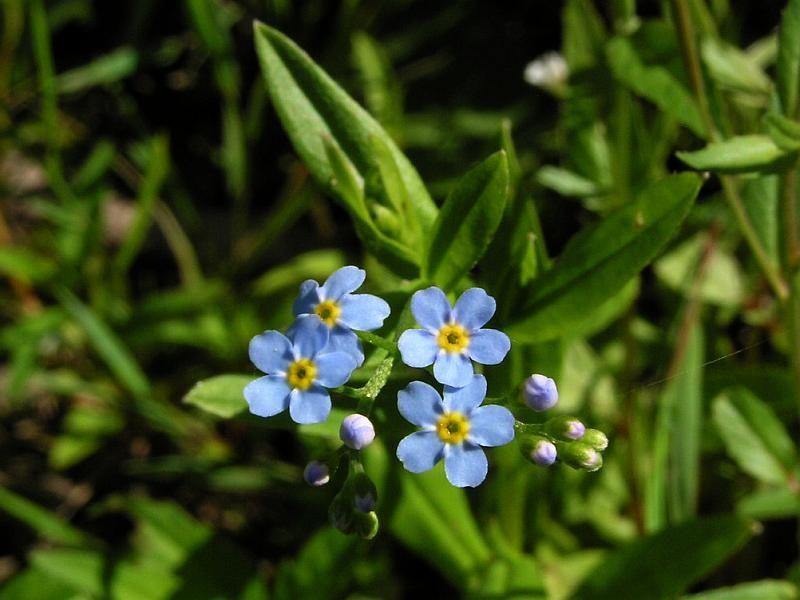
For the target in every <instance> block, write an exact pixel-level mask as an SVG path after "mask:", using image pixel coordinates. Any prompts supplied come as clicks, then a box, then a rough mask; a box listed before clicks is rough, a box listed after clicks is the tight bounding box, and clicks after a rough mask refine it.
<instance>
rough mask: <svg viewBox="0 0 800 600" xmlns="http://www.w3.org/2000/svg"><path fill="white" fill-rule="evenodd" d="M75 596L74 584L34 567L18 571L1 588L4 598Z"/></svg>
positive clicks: (40, 599) (43, 599) (29, 599)
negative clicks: (71, 584) (54, 577)
mask: <svg viewBox="0 0 800 600" xmlns="http://www.w3.org/2000/svg"><path fill="white" fill-rule="evenodd" d="M74 597H75V590H74V589H73V588H72V586H70V585H68V584H66V583H64V582H63V581H59V580H57V579H53V578H52V577H50V576H49V575H48V574H47V573H45V572H44V571H41V570H40V569H35V568H32V567H30V568H27V569H25V570H24V571H22V572H21V573H18V574H17V575H15V576H14V577H13V578H11V579H10V580H9V581H8V582H7V583H5V584H4V585H3V587H2V588H0V598H2V600H64V599H65V598H68V599H70V600H72V599H73V598H74Z"/></svg>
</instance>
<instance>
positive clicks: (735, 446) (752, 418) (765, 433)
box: [713, 388, 796, 484]
mask: <svg viewBox="0 0 800 600" xmlns="http://www.w3.org/2000/svg"><path fill="white" fill-rule="evenodd" d="M713 420H714V424H715V425H716V426H717V429H718V430H719V433H720V435H721V436H722V440H723V442H724V443H725V448H726V450H727V451H728V454H729V455H730V456H731V458H733V459H734V460H735V461H736V463H737V464H738V465H739V467H741V468H742V470H743V471H745V472H746V473H748V474H750V475H752V476H753V477H755V478H756V479H758V480H759V481H763V482H765V483H773V484H782V483H785V482H786V480H787V477H788V475H789V470H790V469H792V468H793V467H794V466H795V464H796V456H795V448H794V444H793V443H792V440H791V438H790V437H789V435H788V434H787V433H786V429H785V428H784V426H783V424H782V423H781V422H780V421H779V420H778V418H777V417H776V416H775V413H773V412H772V410H771V409H770V408H769V406H767V405H766V404H765V403H763V402H762V401H761V400H759V399H758V398H757V397H756V396H755V395H754V394H753V393H752V392H750V391H749V390H747V389H745V388H731V389H729V390H726V391H724V392H722V393H721V394H720V395H719V396H717V398H716V399H715V400H714V403H713Z"/></svg>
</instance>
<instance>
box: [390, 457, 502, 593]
mask: <svg viewBox="0 0 800 600" xmlns="http://www.w3.org/2000/svg"><path fill="white" fill-rule="evenodd" d="M400 480H401V485H402V494H401V496H400V498H399V500H398V503H397V506H396V507H395V509H394V511H393V512H392V514H391V517H390V519H389V528H390V530H391V531H392V534H393V535H394V536H395V537H397V538H398V539H399V540H400V541H401V542H403V544H405V545H406V546H408V547H409V548H411V549H412V550H414V551H415V552H416V553H417V554H418V555H419V556H420V557H422V558H423V559H425V560H427V561H429V562H431V563H433V564H434V565H436V567H437V568H438V569H439V570H440V571H441V572H442V573H443V574H444V575H445V576H446V577H448V578H449V579H450V580H451V581H452V582H453V583H454V584H456V585H457V586H459V587H461V588H463V587H464V586H465V584H466V583H467V580H468V578H469V576H470V574H472V573H474V572H475V571H476V570H477V569H479V568H480V567H481V565H482V564H484V563H486V562H488V559H489V557H490V552H489V548H488V546H487V545H486V541H485V540H484V539H483V536H482V535H481V533H480V530H479V529H478V526H477V523H476V522H475V518H474V517H473V516H472V512H471V511H470V508H469V504H468V503H467V498H466V496H465V495H464V492H463V490H460V489H458V488H454V487H453V486H452V485H450V483H449V482H448V481H447V480H446V479H445V477H444V470H443V469H442V467H441V466H439V467H438V468H436V469H433V470H431V471H428V472H427V473H423V474H420V475H416V474H412V473H407V472H403V473H401V474H400Z"/></svg>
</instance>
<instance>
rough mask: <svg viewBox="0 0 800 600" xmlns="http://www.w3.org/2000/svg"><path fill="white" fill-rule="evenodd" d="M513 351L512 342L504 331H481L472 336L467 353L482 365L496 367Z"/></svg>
mask: <svg viewBox="0 0 800 600" xmlns="http://www.w3.org/2000/svg"><path fill="white" fill-rule="evenodd" d="M509 350H511V340H510V339H508V336H507V335H506V334H505V333H503V332H502V331H497V330H496V329H481V330H480V331H476V332H475V333H473V334H472V336H471V337H470V339H469V347H468V348H467V351H468V352H469V356H470V358H471V359H472V360H474V361H475V362H477V363H480V364H482V365H496V364H499V363H501V362H503V359H504V358H505V357H506V354H508V351H509Z"/></svg>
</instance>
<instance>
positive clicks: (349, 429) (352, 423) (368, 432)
mask: <svg viewBox="0 0 800 600" xmlns="http://www.w3.org/2000/svg"><path fill="white" fill-rule="evenodd" d="M339 437H340V438H341V440H342V441H343V442H344V445H345V446H347V447H348V448H352V449H353V450H361V449H362V448H366V447H367V446H369V445H370V444H371V443H372V440H374V439H375V427H374V426H373V425H372V421H370V420H369V419H368V418H367V417H365V416H364V415H359V414H358V413H356V414H352V415H347V416H346V417H345V418H344V420H343V421H342V426H341V427H340V428H339Z"/></svg>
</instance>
